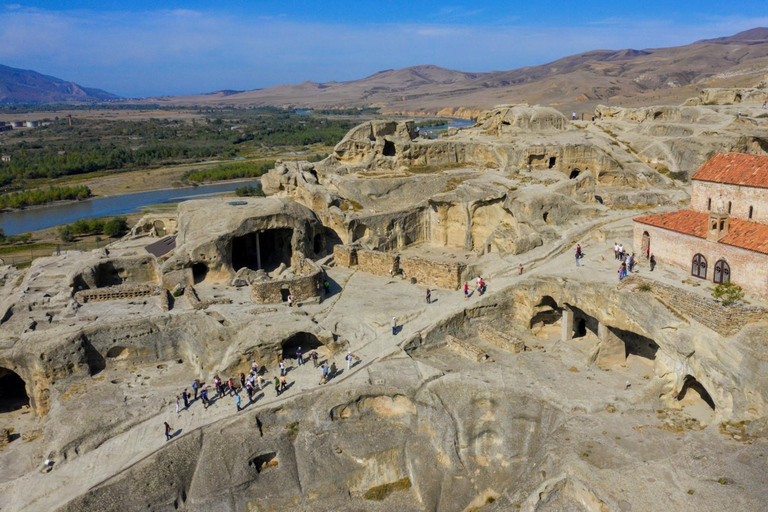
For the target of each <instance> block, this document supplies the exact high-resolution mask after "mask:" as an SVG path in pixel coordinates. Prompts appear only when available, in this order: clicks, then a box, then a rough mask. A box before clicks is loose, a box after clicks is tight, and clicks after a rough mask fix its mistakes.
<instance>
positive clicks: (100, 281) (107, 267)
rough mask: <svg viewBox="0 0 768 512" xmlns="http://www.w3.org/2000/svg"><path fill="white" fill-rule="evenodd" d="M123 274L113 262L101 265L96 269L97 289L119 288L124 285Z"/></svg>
mask: <svg viewBox="0 0 768 512" xmlns="http://www.w3.org/2000/svg"><path fill="white" fill-rule="evenodd" d="M121 272H125V271H124V270H123V269H120V268H116V267H115V266H114V265H113V264H112V262H106V263H101V264H100V265H99V266H97V267H96V276H95V277H96V287H97V288H103V287H105V286H117V285H119V284H122V283H123V278H122V277H121V275H120V274H121Z"/></svg>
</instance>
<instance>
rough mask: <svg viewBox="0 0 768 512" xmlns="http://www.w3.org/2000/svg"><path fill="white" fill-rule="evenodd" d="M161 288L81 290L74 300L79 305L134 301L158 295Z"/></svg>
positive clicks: (131, 286)
mask: <svg viewBox="0 0 768 512" xmlns="http://www.w3.org/2000/svg"><path fill="white" fill-rule="evenodd" d="M160 290H161V288H160V287H159V286H155V285H150V284H121V285H117V286H108V287H105V288H96V289H94V290H81V291H79V292H76V293H75V300H76V301H77V302H79V303H81V304H85V303H87V302H102V301H106V300H120V299H136V298H139V297H150V296H152V295H159V294H160Z"/></svg>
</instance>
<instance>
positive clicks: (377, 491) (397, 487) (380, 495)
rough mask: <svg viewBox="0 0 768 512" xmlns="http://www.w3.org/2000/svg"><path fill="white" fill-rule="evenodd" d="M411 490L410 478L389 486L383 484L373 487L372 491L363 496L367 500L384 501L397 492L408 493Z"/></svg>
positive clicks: (369, 490)
mask: <svg viewBox="0 0 768 512" xmlns="http://www.w3.org/2000/svg"><path fill="white" fill-rule="evenodd" d="M410 488H411V479H410V478H408V477H406V478H401V479H400V480H397V481H395V482H390V483H388V484H382V485H377V486H376V487H371V488H370V489H368V490H367V491H365V494H363V498H364V499H366V500H372V501H382V500H384V499H386V498H387V496H389V495H390V494H392V493H393V492H395V491H407V490H408V489H410Z"/></svg>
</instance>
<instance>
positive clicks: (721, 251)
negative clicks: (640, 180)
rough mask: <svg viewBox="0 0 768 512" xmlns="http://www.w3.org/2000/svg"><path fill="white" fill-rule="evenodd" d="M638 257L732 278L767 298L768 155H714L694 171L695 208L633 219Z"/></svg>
mask: <svg viewBox="0 0 768 512" xmlns="http://www.w3.org/2000/svg"><path fill="white" fill-rule="evenodd" d="M634 221H635V228H634V246H635V251H636V252H638V253H639V254H638V255H637V256H638V257H645V255H646V253H647V251H648V248H649V247H650V252H651V253H652V254H654V255H655V256H656V258H657V259H658V260H659V263H660V264H668V265H673V266H676V267H680V268H683V269H690V272H691V275H692V276H693V277H696V278H699V279H707V280H710V279H711V280H712V281H713V282H715V283H725V282H728V281H733V282H734V283H736V284H738V285H739V286H741V287H742V288H743V289H744V290H745V291H747V292H749V293H752V294H755V295H758V296H761V297H764V298H768V156H757V155H744V154H736V153H724V154H718V155H715V156H713V157H712V158H711V159H710V160H709V161H708V162H707V163H705V164H704V165H703V166H702V167H701V168H700V169H699V170H698V171H696V173H695V174H694V175H693V176H692V177H691V208H690V209H688V210H677V211H674V212H669V213H660V214H657V215H647V216H644V217H638V218H636V219H634Z"/></svg>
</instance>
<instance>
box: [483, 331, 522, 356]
mask: <svg viewBox="0 0 768 512" xmlns="http://www.w3.org/2000/svg"><path fill="white" fill-rule="evenodd" d="M477 332H478V333H479V334H480V337H481V338H483V339H484V340H485V341H487V342H488V343H493V344H494V345H496V346H497V347H499V348H500V349H502V350H506V351H508V352H512V353H513V354H518V353H520V352H523V351H524V350H525V343H523V342H522V341H521V340H518V339H517V338H515V337H514V336H511V335H509V334H507V333H505V332H502V331H499V330H497V329H494V328H493V327H491V326H490V325H487V324H479V325H478V326H477Z"/></svg>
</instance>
